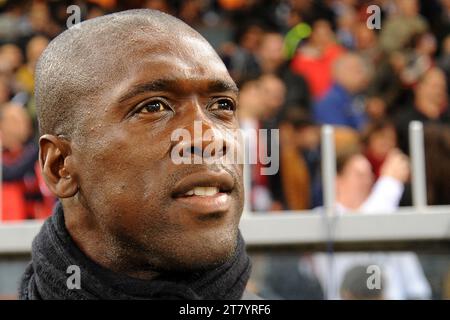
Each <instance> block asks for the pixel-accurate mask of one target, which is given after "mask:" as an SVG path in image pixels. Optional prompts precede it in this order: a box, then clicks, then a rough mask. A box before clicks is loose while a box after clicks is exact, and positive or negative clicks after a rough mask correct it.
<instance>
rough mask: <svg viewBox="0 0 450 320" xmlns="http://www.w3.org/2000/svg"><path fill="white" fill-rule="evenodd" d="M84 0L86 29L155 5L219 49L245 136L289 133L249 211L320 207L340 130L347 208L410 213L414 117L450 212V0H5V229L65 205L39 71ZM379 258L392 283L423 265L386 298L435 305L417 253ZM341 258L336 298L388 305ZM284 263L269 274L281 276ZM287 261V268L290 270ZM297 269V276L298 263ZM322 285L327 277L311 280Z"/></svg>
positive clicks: (341, 204) (0, 87)
mask: <svg viewBox="0 0 450 320" xmlns="http://www.w3.org/2000/svg"><path fill="white" fill-rule="evenodd" d="M74 4H75V5H77V6H79V8H80V9H81V20H82V21H84V20H87V19H91V18H94V17H97V16H101V15H104V14H107V13H110V12H115V11H121V10H125V9H131V8H152V9H158V10H161V11H164V12H167V13H170V14H172V15H175V16H177V17H179V18H180V19H182V20H183V21H185V22H186V23H188V24H189V25H191V26H192V27H193V28H195V29H196V30H198V31H199V32H200V33H201V34H202V35H203V36H204V37H205V38H206V39H208V40H209V41H210V42H211V44H212V45H213V46H214V47H215V49H216V50H217V51H218V53H219V55H220V56H221V57H222V59H223V61H224V63H225V65H226V66H227V68H228V69H229V72H230V74H231V76H232V77H233V78H234V80H235V81H236V83H237V84H238V86H239V88H240V96H239V108H238V111H237V112H238V118H239V121H240V124H241V127H242V128H243V129H244V130H245V129H279V130H280V131H279V144H278V145H276V146H272V148H279V163H280V170H279V171H278V173H277V174H275V175H271V176H265V175H262V174H261V170H260V167H261V165H262V164H260V163H258V164H256V165H253V166H252V167H251V170H250V177H251V191H250V204H251V208H252V210H253V211H258V212H269V211H270V212H274V211H280V210H307V209H313V208H320V207H321V206H322V182H321V181H322V179H321V151H320V127H321V125H323V124H331V125H334V126H335V144H336V154H337V181H336V201H337V206H338V213H344V212H348V211H359V212H364V213H368V214H370V213H377V212H394V211H396V209H397V208H398V206H400V205H406V206H407V205H411V192H410V183H409V181H410V169H409V161H408V155H409V140H408V126H409V123H410V122H411V121H413V120H418V121H421V122H423V124H424V140H425V153H426V177H427V179H426V183H427V196H428V199H427V200H428V204H430V205H444V204H450V170H449V169H450V125H449V124H450V108H449V105H448V103H449V89H450V86H449V85H448V84H449V76H450V0H427V1H424V0H423V1H419V0H370V1H365V0H359V1H358V0H247V1H244V0H187V1H181V0H131V1H122V0H84V1H80V0H78V1H76V0H73V1H65V0H61V1H59V0H15V1H9V0H0V139H1V146H2V186H3V188H2V190H3V191H2V206H3V207H2V211H1V212H2V215H1V217H0V221H1V220H24V219H41V218H45V217H47V216H48V215H50V213H51V209H52V206H53V204H54V202H55V199H54V197H53V196H52V195H51V193H50V192H49V191H48V190H47V188H46V186H45V183H44V181H43V178H42V176H41V173H40V171H39V166H38V164H37V162H38V138H39V133H38V125H37V121H36V112H35V103H34V98H33V91H34V68H35V65H36V62H37V60H38V58H39V56H40V54H41V53H42V52H43V50H44V49H45V48H46V46H47V45H48V43H49V41H51V40H52V39H53V38H54V37H56V36H57V35H58V34H59V33H61V32H62V31H64V30H65V29H66V28H67V24H66V23H67V19H68V18H69V16H70V15H71V14H72V13H73V11H69V12H68V11H67V8H68V7H69V6H70V5H74ZM370 5H377V6H378V8H379V9H380V11H379V13H380V16H379V17H377V18H378V20H379V22H380V25H379V26H378V27H377V26H376V25H373V24H370V23H369V24H368V19H370V17H371V15H372V14H373V12H374V11H369V13H368V10H367V8H368V6H370ZM374 26H375V28H373V27H374ZM359 258H361V257H359ZM371 258H372V259H375V261H381V262H380V264H383V263H384V264H385V265H388V266H389V268H390V270H391V271H390V272H391V273H392V274H394V276H392V277H393V278H395V279H399V277H400V275H401V274H402V272H403V271H402V270H406V269H403V267H401V265H402V264H403V265H405V261H409V262H407V263H406V265H408V266H409V267H410V270H411V268H413V269H414V266H416V267H417V268H416V269H414V270H413V271H411V274H410V275H411V276H410V279H409V280H411V279H416V280H415V282H414V281H413V280H411V281H409V280H408V283H409V284H408V285H406V284H405V285H402V284H398V283H397V284H396V285H395V286H394V285H392V286H391V288H390V289H388V292H387V293H386V292H385V293H384V294H385V296H387V297H394V298H399V297H400V298H427V297H429V296H430V288H429V285H428V283H427V282H426V280H425V278H424V277H423V273H422V270H421V268H420V264H419V262H417V261H416V260H417V257H416V256H415V255H409V254H408V253H405V254H404V255H403V256H401V255H400V254H399V255H395V256H392V257H391V256H389V257H388V256H387V255H379V256H372V257H371ZM336 259H337V260H336V263H337V264H338V265H339V264H341V265H342V266H344V265H345V266H346V268H344V267H342V272H341V274H340V275H339V277H340V280H339V281H341V284H340V285H336V286H335V288H328V289H329V290H328V297H331V298H335V297H339V296H341V297H343V296H345V297H352V298H382V294H381V293H379V295H380V296H370V295H371V294H374V293H373V292H367V291H364V290H365V289H364V288H359V287H358V286H356V287H355V285H354V284H355V283H356V284H358V283H361V281H359V282H358V281H357V280H358V279H359V278H361V277H363V276H364V270H365V269H364V268H363V267H361V266H353V267H352V268H350V267H351V266H347V265H346V261H347V262H348V261H349V260H352V261H353V260H355V259H356V258H355V257H354V256H353V257H345V256H344V257H337V258H336ZM408 259H409V260H408ZM414 259H416V260H414ZM275 260H276V261H275V264H273V263H272V264H270V266H271V267H273V268H278V269H277V270H278V271H279V270H280V267H277V265H276V263H277V262H278V261H279V259H278V258H277V259H275ZM313 260H314V261H315V263H314V266H315V268H316V269H320V266H321V265H322V266H323V264H326V263H327V262H324V261H321V260H323V257H321V256H320V255H317V256H313V257H310V258H309V259H308V261H309V262H311V261H313ZM283 261H284V263H283V266H282V267H281V269H282V268H288V267H289V266H290V265H289V263H286V260H283ZM292 261H293V265H295V268H296V269H298V266H299V262H298V258H295V259H294V260H292ZM363 261H366V260H364V259H363ZM372 261H373V260H372ZM386 261H387V262H386ZM300 265H303V267H304V268H305V270H306V269H308V268H309V267H308V265H309V266H310V264H309V263H304V261H303V262H302V263H300ZM411 266H412V267H411ZM349 268H350V269H351V270H352V272H347V273H346V274H344V271H345V270H346V269H349ZM358 268H359V269H358ZM280 274H281V275H283V274H289V275H290V277H291V278H290V279H289V281H285V282H280V281H279V280H280V279H272V280H270V279H266V280H267V283H270V282H271V281H272V284H275V285H274V286H275V287H276V284H279V283H284V284H289V283H292V284H295V281H292V273H289V272H287V273H280V272H278V273H273V274H272V275H275V276H279V275H280ZM449 274H450V273H449ZM298 276H299V277H300V276H301V274H300V273H299V274H298ZM303 276H304V274H303ZM325 276H326V272H325V271H324V272H323V273H322V274H321V273H320V270H319V271H318V272H317V273H316V278H315V279H316V280H317V279H319V280H320V279H321V277H325ZM449 278H450V276H449ZM303 280H304V279H303ZM316 282H317V281H316ZM323 283H328V284H327V285H329V283H330V281H328V282H327V281H325V282H323ZM323 283H322V286H323ZM414 284H416V286H415V287H414ZM302 285H310V289H311V288H312V289H311V290H309V291H305V292H308V296H307V298H320V297H323V291H320V292H321V293H317V295H314V292H319V291H314V290H313V289H314V288H315V287H314V286H316V285H317V287H320V285H318V284H317V283H312V282H311V281H309V282H308V281H306V282H305V281H303V282H302ZM274 286H272V287H271V288H272V289H271V290H275V289H274ZM399 288H400V289H399ZM278 289H279V290H278V293H277V294H278V296H282V297H284V298H286V297H288V298H289V297H290V296H289V292H291V291H289V290H288V289H287V291H288V293H287V294H286V295H283V294H281V293H280V292H283V290H285V289H286V288H278ZM261 290H262V291H264V289H261ZM261 290H260V293H261ZM339 290H341V291H340V292H339ZM268 296H269V297H277V295H275V294H274V293H273V292H272V294H270V293H269V294H268ZM295 298H301V296H295Z"/></svg>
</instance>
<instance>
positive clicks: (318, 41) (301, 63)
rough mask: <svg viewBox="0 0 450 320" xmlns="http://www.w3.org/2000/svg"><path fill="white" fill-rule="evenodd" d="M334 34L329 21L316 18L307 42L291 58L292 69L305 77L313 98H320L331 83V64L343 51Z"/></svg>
mask: <svg viewBox="0 0 450 320" xmlns="http://www.w3.org/2000/svg"><path fill="white" fill-rule="evenodd" d="M334 36H335V35H334V32H333V30H332V28H331V24H330V22H329V21H327V20H323V19H320V20H317V21H316V22H314V24H313V25H312V33H311V36H310V37H309V38H308V40H307V43H306V44H305V45H303V46H301V47H300V48H299V50H298V52H297V54H296V55H295V56H294V58H293V59H292V65H291V67H292V70H294V71H295V72H297V73H299V74H301V75H302V76H303V77H304V78H305V79H306V82H307V83H308V86H309V88H310V89H311V94H312V96H313V97H314V98H315V99H319V98H321V97H322V96H323V95H324V94H325V93H326V91H327V90H328V89H329V88H330V86H331V85H332V72H331V69H332V65H333V63H334V62H335V61H336V59H337V58H338V57H339V56H340V55H341V54H342V53H343V52H344V49H343V47H342V46H341V45H339V44H338V43H336V41H335V39H334Z"/></svg>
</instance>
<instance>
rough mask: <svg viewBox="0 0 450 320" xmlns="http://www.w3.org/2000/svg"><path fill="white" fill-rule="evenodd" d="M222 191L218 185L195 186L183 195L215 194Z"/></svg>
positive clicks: (202, 195) (203, 195)
mask: <svg viewBox="0 0 450 320" xmlns="http://www.w3.org/2000/svg"><path fill="white" fill-rule="evenodd" d="M219 192H220V190H219V188H218V187H195V188H194V189H191V190H189V191H188V192H186V193H185V194H184V195H183V196H185V197H190V196H201V197H205V196H214V195H216V194H218V193H219Z"/></svg>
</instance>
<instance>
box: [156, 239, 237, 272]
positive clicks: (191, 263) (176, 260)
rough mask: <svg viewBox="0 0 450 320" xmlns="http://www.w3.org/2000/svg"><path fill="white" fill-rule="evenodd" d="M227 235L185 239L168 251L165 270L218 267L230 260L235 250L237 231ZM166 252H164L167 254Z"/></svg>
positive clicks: (182, 270) (186, 270) (187, 270)
mask: <svg viewBox="0 0 450 320" xmlns="http://www.w3.org/2000/svg"><path fill="white" fill-rule="evenodd" d="M234 233H235V234H234V235H233V232H229V233H228V234H227V235H220V234H217V235H215V237H214V238H209V237H204V236H199V237H197V238H196V239H185V241H184V242H183V243H181V244H180V247H179V248H178V250H177V252H170V254H171V257H167V256H166V259H167V260H168V263H165V266H164V269H166V271H176V272H191V271H192V272H193V271H201V270H208V269H213V268H215V267H218V266H220V265H222V264H224V263H225V262H227V261H228V260H230V259H231V258H232V257H233V256H234V254H235V251H236V245H237V231H236V232H234ZM167 253H168V252H166V255H167Z"/></svg>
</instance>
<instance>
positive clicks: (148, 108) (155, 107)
mask: <svg viewBox="0 0 450 320" xmlns="http://www.w3.org/2000/svg"><path fill="white" fill-rule="evenodd" d="M166 109H169V107H168V106H167V104H166V103H164V102H163V101H160V100H154V101H149V102H145V103H144V104H143V105H142V107H141V108H140V109H139V112H140V113H155V112H161V111H164V110H166Z"/></svg>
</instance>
